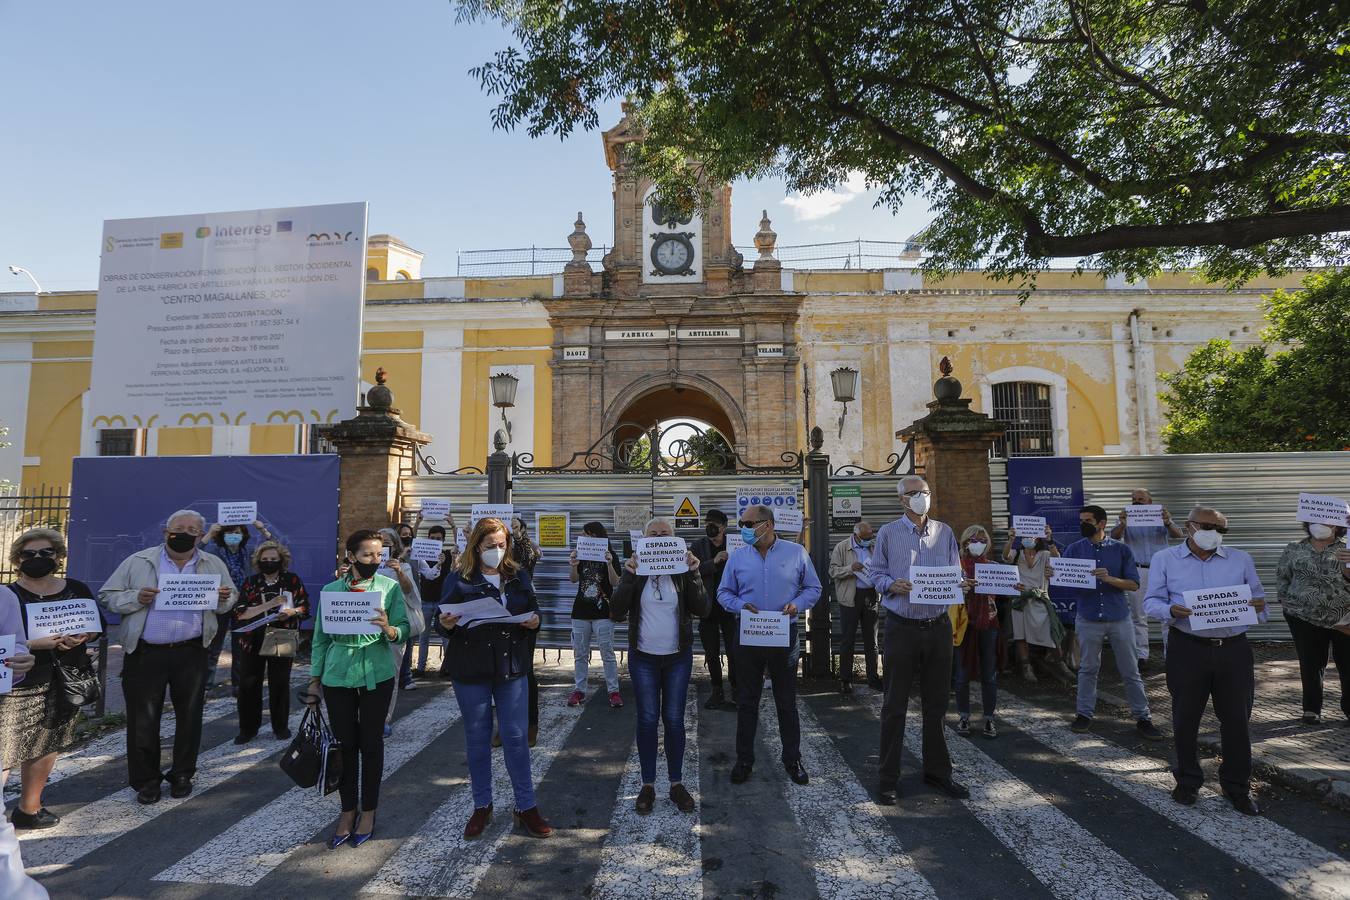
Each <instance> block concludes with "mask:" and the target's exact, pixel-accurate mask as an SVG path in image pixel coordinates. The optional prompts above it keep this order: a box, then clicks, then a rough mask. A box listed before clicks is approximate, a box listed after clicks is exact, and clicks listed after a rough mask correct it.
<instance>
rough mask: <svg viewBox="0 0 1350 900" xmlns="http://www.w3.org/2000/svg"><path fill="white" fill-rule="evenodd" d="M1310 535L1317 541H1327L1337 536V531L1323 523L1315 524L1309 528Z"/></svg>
mask: <svg viewBox="0 0 1350 900" xmlns="http://www.w3.org/2000/svg"><path fill="white" fill-rule="evenodd" d="M1308 533H1309V534H1311V535H1312V536H1313V538H1314V539H1315V540H1319V541H1325V540H1327V539H1328V538H1330V537H1332V536H1333V535H1335V534H1336V529H1335V528H1332V527H1331V526H1330V525H1323V524H1322V523H1321V522H1314V523H1312V524H1311V525H1309V526H1308Z"/></svg>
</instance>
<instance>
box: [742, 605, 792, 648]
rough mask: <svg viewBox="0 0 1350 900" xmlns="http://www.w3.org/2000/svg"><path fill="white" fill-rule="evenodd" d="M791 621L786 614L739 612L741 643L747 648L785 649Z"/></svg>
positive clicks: (745, 610)
mask: <svg viewBox="0 0 1350 900" xmlns="http://www.w3.org/2000/svg"><path fill="white" fill-rule="evenodd" d="M790 626H791V620H790V619H789V618H788V616H787V614H786V613H779V612H759V613H753V612H750V611H749V610H747V609H743V610H741V643H742V644H743V645H745V646H747V647H786V646H787V645H788V637H789V634H790V632H789V628H790Z"/></svg>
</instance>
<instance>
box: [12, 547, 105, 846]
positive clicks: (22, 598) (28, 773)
mask: <svg viewBox="0 0 1350 900" xmlns="http://www.w3.org/2000/svg"><path fill="white" fill-rule="evenodd" d="M65 560H66V540H65V538H64V537H63V536H62V535H61V532H59V531H55V530H53V529H50V528H34V529H31V530H29V531H25V532H24V533H23V534H21V535H19V537H18V538H17V539H16V540H15V541H14V543H13V544H11V545H10V548H9V563H10V565H12V566H15V567H17V568H18V570H19V573H20V574H19V579H18V580H17V581H15V582H14V583H13V584H12V585H10V587H11V588H12V589H13V591H14V594H15V595H16V596H17V597H18V599H19V603H20V605H21V608H22V610H23V623H24V630H23V631H21V632H19V634H18V639H19V640H20V641H24V640H25V638H26V643H27V645H28V651H29V652H30V653H32V654H33V657H34V665H33V668H32V669H31V670H30V671H29V672H28V676H27V677H26V678H25V679H24V681H23V684H22V685H19V686H16V687H15V688H14V689H13V691H12V692H11V693H10V694H9V696H8V697H6V698H5V700H4V704H3V706H0V762H3V764H4V767H5V768H8V767H10V766H12V765H14V764H15V763H22V764H23V765H22V769H21V772H22V779H23V781H22V788H21V792H20V794H19V803H18V805H17V806H16V807H15V808H14V814H13V818H12V822H13V824H14V827H15V828H16V829H19V830H20V831H22V830H24V829H30V828H52V827H54V826H55V825H57V824H58V823H60V821H61V819H60V817H59V816H56V815H54V814H52V813H51V812H49V811H48V810H47V808H46V807H44V806H43V805H42V790H43V788H45V787H46V786H47V778H48V776H50V775H51V772H52V767H53V766H55V765H56V758H57V756H58V755H59V754H60V753H61V751H62V750H67V749H69V748H70V747H71V746H72V745H74V743H75V724H76V722H77V721H78V719H79V712H80V710H79V707H71V706H66V705H64V704H60V703H58V702H56V698H57V697H59V696H61V694H60V693H58V692H59V689H60V687H61V685H60V682H59V681H58V679H57V678H56V677H54V672H55V667H56V666H69V667H73V668H76V669H79V670H81V671H82V672H88V671H90V670H91V668H92V667H91V666H90V663H89V654H88V651H87V650H86V649H85V643H86V642H87V641H89V640H91V639H95V638H97V637H98V636H99V632H97V631H88V632H80V633H76V634H41V635H40V636H38V637H32V636H28V631H29V623H30V622H31V621H32V620H31V615H30V613H29V608H30V607H34V606H36V605H37V604H42V603H54V602H58V601H61V600H73V599H88V600H90V601H92V600H93V597H94V594H93V592H92V591H91V590H90V589H89V586H88V585H86V584H84V583H83V582H79V581H76V580H75V579H73V578H63V577H61V576H59V575H57V574H56V573H57V571H58V570H59V569H61V568H62V567H63V566H64V564H65ZM49 706H50V708H51V714H50V715H49V714H48V707H49Z"/></svg>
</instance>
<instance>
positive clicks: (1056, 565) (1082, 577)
mask: <svg viewBox="0 0 1350 900" xmlns="http://www.w3.org/2000/svg"><path fill="white" fill-rule="evenodd" d="M1050 568H1051V569H1052V570H1053V571H1054V574H1052V575H1051V576H1050V583H1051V584H1053V585H1057V586H1059V587H1068V588H1083V589H1084V590H1089V591H1093V590H1096V589H1097V576H1096V575H1093V574H1092V570H1093V569H1095V568H1097V561H1096V560H1092V559H1073V558H1071V557H1068V556H1061V557H1059V558H1058V559H1052V560H1050Z"/></svg>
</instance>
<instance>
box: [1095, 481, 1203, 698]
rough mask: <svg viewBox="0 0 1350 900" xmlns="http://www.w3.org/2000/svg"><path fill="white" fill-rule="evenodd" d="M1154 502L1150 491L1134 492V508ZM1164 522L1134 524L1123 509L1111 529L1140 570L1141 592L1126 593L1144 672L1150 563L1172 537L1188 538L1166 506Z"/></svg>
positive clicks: (1131, 501) (1132, 501)
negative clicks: (1145, 599) (1127, 549)
mask: <svg viewBox="0 0 1350 900" xmlns="http://www.w3.org/2000/svg"><path fill="white" fill-rule="evenodd" d="M1152 503H1153V494H1151V493H1150V492H1149V490H1148V488H1135V489H1134V490H1132V491H1130V504H1131V505H1132V506H1149V505H1152ZM1162 521H1163V523H1162V524H1161V525H1131V524H1129V514H1128V513H1127V512H1126V511H1125V510H1124V509H1122V510H1121V511H1120V518H1119V520H1117V522H1116V524H1115V527H1114V528H1112V529H1111V537H1112V538H1114V539H1115V540H1117V541H1124V542H1125V543H1126V545H1128V546H1129V548H1130V552H1131V553H1133V554H1134V564H1135V568H1136V569H1138V571H1139V589H1138V590H1135V591H1126V592H1125V596H1126V597H1128V598H1129V601H1130V617H1131V619H1133V621H1134V649H1135V653H1136V655H1137V656H1138V658H1139V671H1140V672H1145V671H1147V670H1148V657H1149V646H1148V616H1146V615H1144V595H1145V594H1147V593H1148V568H1149V562H1150V561H1151V560H1152V559H1153V554H1155V553H1157V552H1158V551H1159V550H1166V549H1167V543H1168V538H1174V539H1176V540H1182V539H1184V538H1185V537H1186V535H1185V533H1184V532H1182V530H1181V527H1180V526H1178V525H1177V523H1176V522H1173V521H1172V514H1171V513H1169V512H1168V511H1167V507H1166V506H1164V507H1163V509H1162Z"/></svg>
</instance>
